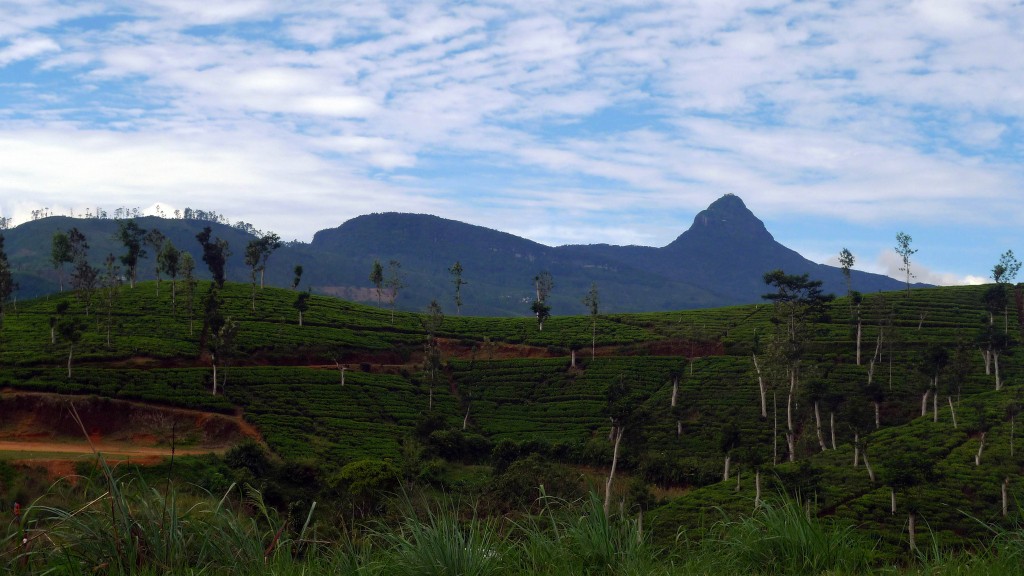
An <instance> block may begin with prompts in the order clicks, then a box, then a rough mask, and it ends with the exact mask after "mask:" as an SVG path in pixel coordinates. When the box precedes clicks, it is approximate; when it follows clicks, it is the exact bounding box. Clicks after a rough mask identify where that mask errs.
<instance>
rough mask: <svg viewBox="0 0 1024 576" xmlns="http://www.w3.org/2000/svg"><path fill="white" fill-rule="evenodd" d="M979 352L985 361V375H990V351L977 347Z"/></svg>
mask: <svg viewBox="0 0 1024 576" xmlns="http://www.w3.org/2000/svg"><path fill="white" fill-rule="evenodd" d="M978 351H979V352H981V358H982V360H984V361H985V376H991V375H992V351H991V350H982V349H980V348H979V349H978Z"/></svg>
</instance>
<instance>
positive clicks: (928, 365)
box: [918, 344, 949, 422]
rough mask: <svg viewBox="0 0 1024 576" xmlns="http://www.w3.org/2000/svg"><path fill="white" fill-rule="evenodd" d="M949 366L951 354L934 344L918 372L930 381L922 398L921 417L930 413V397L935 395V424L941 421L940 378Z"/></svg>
mask: <svg viewBox="0 0 1024 576" xmlns="http://www.w3.org/2000/svg"><path fill="white" fill-rule="evenodd" d="M947 364H949V352H948V351H947V350H946V349H945V348H943V347H942V346H940V345H938V344H934V345H932V346H931V347H929V348H928V350H927V351H926V352H925V354H924V357H923V358H922V359H921V363H920V364H919V365H918V370H919V371H920V372H921V374H922V375H923V376H924V377H925V378H927V379H928V384H927V385H926V386H925V390H924V395H923V396H922V397H921V416H924V415H925V414H926V413H927V411H928V395H929V394H934V396H933V397H932V412H933V416H932V421H933V422H938V421H939V407H938V406H939V401H938V397H939V376H940V375H941V374H942V370H943V369H944V368H945V367H946V365H947Z"/></svg>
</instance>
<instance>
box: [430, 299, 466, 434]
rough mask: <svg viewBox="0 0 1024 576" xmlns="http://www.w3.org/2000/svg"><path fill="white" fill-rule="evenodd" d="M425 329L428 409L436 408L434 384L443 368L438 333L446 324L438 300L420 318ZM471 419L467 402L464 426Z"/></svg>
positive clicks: (432, 301)
mask: <svg viewBox="0 0 1024 576" xmlns="http://www.w3.org/2000/svg"><path fill="white" fill-rule="evenodd" d="M420 322H421V323H422V324H423V329H424V330H425V331H426V333H427V340H426V342H425V344H424V345H423V368H424V370H425V371H426V372H427V377H428V378H429V379H430V385H429V386H430V392H429V398H428V400H427V409H428V410H433V409H434V384H435V383H436V381H437V373H438V371H439V370H440V369H441V348H440V346H438V342H437V333H438V332H439V331H440V330H441V325H442V324H444V311H443V310H442V309H441V305H440V304H438V303H437V300H431V301H430V306H428V307H427V313H426V315H425V316H422V317H421V318H420ZM468 420H469V403H468V402H467V403H466V416H465V417H464V418H463V428H465V423H466V422H467V421H468Z"/></svg>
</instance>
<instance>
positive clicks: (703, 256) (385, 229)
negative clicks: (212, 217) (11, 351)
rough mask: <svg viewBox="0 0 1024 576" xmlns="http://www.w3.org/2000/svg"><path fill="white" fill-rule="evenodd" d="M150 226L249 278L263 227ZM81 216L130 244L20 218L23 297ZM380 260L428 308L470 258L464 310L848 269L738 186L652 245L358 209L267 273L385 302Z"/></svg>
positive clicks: (690, 295)
mask: <svg viewBox="0 0 1024 576" xmlns="http://www.w3.org/2000/svg"><path fill="white" fill-rule="evenodd" d="M136 220H137V222H138V224H139V225H140V226H141V227H143V228H147V229H148V228H154V227H155V228H158V229H160V230H161V231H162V232H164V234H165V235H167V236H168V237H169V238H170V239H171V240H172V241H173V242H174V244H175V245H176V246H177V247H178V248H181V249H186V250H189V251H190V252H191V253H192V254H193V256H194V257H195V259H196V262H197V268H198V272H199V273H200V275H201V276H203V277H208V276H209V274H208V272H207V270H206V267H205V265H204V264H203V262H202V260H201V257H200V251H199V244H198V242H197V241H196V240H195V235H196V233H198V232H199V231H200V230H202V228H203V226H211V228H212V229H213V235H214V236H219V237H221V238H223V239H225V240H227V241H228V243H229V247H230V251H231V257H230V258H229V263H228V267H227V277H228V280H229V281H239V282H248V281H249V278H250V273H249V270H248V269H247V267H246V266H245V264H244V254H245V246H246V244H247V243H248V242H249V241H250V240H251V239H253V236H252V235H250V234H248V233H246V232H245V231H243V230H239V229H236V228H234V227H231V226H227V225H224V224H217V223H210V222H204V221H199V220H180V219H175V220H168V219H161V218H156V217H145V218H138V219H136ZM72 226H77V227H78V228H79V229H80V230H81V231H82V232H83V233H85V235H86V236H87V238H88V239H89V242H90V246H91V251H90V258H91V259H92V260H93V261H94V262H95V263H96V264H97V265H99V263H100V262H102V260H103V258H104V257H105V256H106V255H107V254H108V253H113V254H114V255H115V256H116V255H120V254H121V253H122V252H123V251H124V250H123V247H122V246H121V245H120V244H119V243H118V242H117V241H116V240H115V239H114V234H115V232H116V230H117V222H116V221H114V220H97V219H89V220H83V219H72V218H66V217H51V218H45V219H41V220H36V221H33V222H28V223H26V224H22V225H21V226H18V227H17V228H15V229H13V230H9V231H7V233H6V237H7V251H8V255H9V257H10V260H11V264H12V267H13V268H14V272H15V276H16V280H17V281H18V282H19V284H20V287H21V289H20V292H19V295H20V296H22V297H27V296H33V295H39V294H43V293H47V292H53V291H56V290H57V275H56V272H55V270H54V269H53V267H52V266H51V265H50V263H49V257H50V239H51V238H52V236H53V233H54V231H56V230H65V231H66V230H68V229H69V228H71V227H72ZM374 260H379V261H380V262H381V264H383V265H384V267H385V272H386V273H387V269H388V263H389V262H390V261H391V260H396V261H398V262H399V263H400V264H401V268H400V271H401V276H402V283H403V284H404V288H403V289H402V290H401V291H400V293H399V296H398V300H397V306H398V307H399V308H403V309H409V310H422V309H423V308H425V307H426V306H427V304H428V303H429V302H430V301H431V300H432V299H436V300H438V302H439V303H440V304H441V305H442V307H443V308H444V309H445V310H446V311H447V312H448V313H450V314H454V313H455V303H454V286H453V284H452V282H451V280H452V276H451V275H450V274H449V272H448V269H449V268H450V267H451V266H452V265H453V264H454V263H455V262H456V261H459V262H461V264H462V267H463V269H464V270H465V271H464V274H463V278H464V280H465V281H466V282H467V284H466V285H465V286H464V287H463V290H462V295H463V300H464V305H463V310H462V312H463V313H464V314H472V315H526V314H528V313H529V302H530V299H531V298H532V295H533V287H532V278H533V277H534V276H536V275H537V274H538V273H539V272H541V271H544V270H547V271H550V272H551V274H552V275H553V277H554V282H555V287H554V290H553V291H552V294H551V297H550V304H551V306H552V311H553V313H554V314H556V315H560V314H582V313H584V312H585V310H584V306H583V304H582V299H583V296H584V295H585V294H586V292H587V290H588V289H589V287H590V285H591V283H597V285H598V288H599V290H600V293H601V310H602V311H603V312H638V311H659V310H676V309H684V308H703V307H713V306H724V305H730V304H742V303H750V302H758V301H760V297H761V294H762V293H764V292H765V291H766V290H765V286H764V283H763V281H762V277H763V275H764V273H765V272H767V271H770V270H773V269H776V268H781V269H783V270H785V271H786V272H787V273H801V274H802V273H808V274H810V275H811V277H812V278H816V279H820V280H823V281H824V282H825V286H826V289H827V290H828V291H832V292H836V293H843V292H845V290H846V287H845V282H844V280H843V276H842V272H841V271H840V270H839V269H838V268H835V267H831V266H825V265H821V264H816V263H814V262H811V261H810V260H807V259H806V258H804V257H802V256H800V255H799V254H798V253H796V252H794V251H793V250H790V249H789V248H786V247H785V246H783V245H781V244H779V243H778V242H776V241H775V239H774V238H773V237H772V235H771V234H770V233H769V232H768V230H767V229H766V228H765V226H764V223H763V222H761V221H760V220H759V219H758V218H757V217H756V216H755V215H754V214H753V213H751V212H750V210H748V209H747V207H746V206H745V205H744V204H743V201H742V200H741V199H740V198H739V197H738V196H734V195H731V194H730V195H726V196H723V197H722V198H720V199H718V200H716V201H715V202H714V203H713V204H711V205H710V206H709V207H708V208H707V209H706V210H704V211H702V212H701V213H699V214H698V215H697V217H696V218H694V222H693V224H692V225H691V226H690V228H689V229H688V230H687V231H686V232H684V233H682V234H681V235H680V236H679V237H678V238H677V239H676V240H675V241H673V242H672V243H671V244H669V245H668V246H665V247H662V248H651V247H642V246H610V245H606V244H598V245H586V246H559V247H549V246H545V245H543V244H538V243H536V242H533V241H530V240H527V239H525V238H520V237H517V236H513V235H511V234H508V233H505V232H499V231H496V230H491V229H488V228H483V227H481V226H473V225H470V224H465V223H462V222H456V221H454V220H446V219H443V218H438V217H436V216H429V215H418V214H397V213H387V214H371V215H366V216H359V217H357V218H353V219H352V220H349V221H347V222H345V223H344V224H342V225H341V226H339V227H337V228H332V229H328V230H321V231H319V232H317V233H316V235H315V236H314V237H313V241H312V242H311V243H310V244H301V243H293V244H290V245H288V246H284V247H282V248H281V249H279V250H278V251H277V252H275V253H274V254H273V256H272V257H271V258H270V261H269V263H268V269H267V273H266V281H267V283H268V284H270V285H276V286H289V285H290V284H291V281H292V277H293V275H292V270H293V269H294V267H295V266H296V265H302V266H303V269H304V271H305V272H304V274H303V280H302V285H301V286H302V288H305V287H310V288H312V290H313V291H314V292H319V293H325V294H333V295H336V296H340V297H343V298H346V299H350V300H359V301H365V302H376V292H375V291H374V289H373V285H372V284H371V282H370V281H369V274H370V270H371V267H372V265H373V262H374ZM153 265H154V262H153V259H152V258H151V257H150V258H147V259H144V260H143V261H142V262H141V263H140V269H139V277H140V279H147V278H152V277H153ZM853 285H854V289H856V290H860V291H862V292H875V291H879V290H897V289H899V288H900V287H901V286H903V284H902V283H901V282H899V281H898V280H895V279H892V278H889V277H886V276H882V275H878V274H868V273H864V272H857V271H854V273H853Z"/></svg>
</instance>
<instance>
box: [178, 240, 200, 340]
mask: <svg viewBox="0 0 1024 576" xmlns="http://www.w3.org/2000/svg"><path fill="white" fill-rule="evenodd" d="M195 271H196V261H195V259H194V258H192V255H191V254H189V253H188V252H182V253H181V279H182V280H183V281H184V282H185V302H186V304H187V306H188V335H189V336H191V335H192V323H193V321H194V320H195V310H196V284H197V282H196V277H195Z"/></svg>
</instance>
